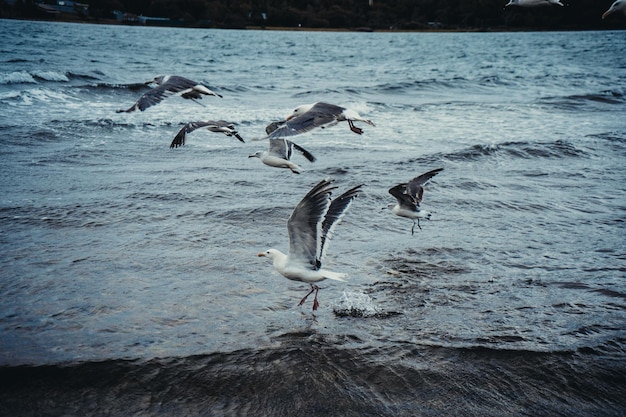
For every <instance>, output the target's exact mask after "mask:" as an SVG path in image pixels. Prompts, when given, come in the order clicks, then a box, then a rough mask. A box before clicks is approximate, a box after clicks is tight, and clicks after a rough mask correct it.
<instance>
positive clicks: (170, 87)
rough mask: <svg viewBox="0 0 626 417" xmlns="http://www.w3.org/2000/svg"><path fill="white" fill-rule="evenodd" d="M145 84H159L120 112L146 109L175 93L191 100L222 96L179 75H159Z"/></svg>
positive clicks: (119, 111)
mask: <svg viewBox="0 0 626 417" xmlns="http://www.w3.org/2000/svg"><path fill="white" fill-rule="evenodd" d="M145 84H146V85H149V84H156V85H157V86H156V87H154V88H153V89H151V90H150V91H148V92H146V93H145V94H144V95H142V96H141V97H140V98H139V100H137V102H136V103H135V104H133V105H132V106H131V107H130V108H128V109H127V110H118V111H117V112H118V113H123V112H126V113H129V112H132V111H135V110H141V111H144V110H145V109H147V108H148V107H150V106H154V105H155V104H159V103H160V102H161V101H163V100H165V99H166V98H167V97H169V96H173V95H175V94H178V95H180V96H181V97H182V98H186V99H191V100H200V99H202V96H203V95H205V96H216V97H222V96H221V95H219V94H217V93H215V92H213V91H211V90H209V89H208V88H207V87H205V86H204V85H202V84H200V83H197V82H195V81H192V80H190V79H189V78H185V77H181V76H179V75H160V76H158V77H154V79H153V80H150V81H148V82H146V83H145Z"/></svg>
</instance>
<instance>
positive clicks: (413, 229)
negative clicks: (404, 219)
mask: <svg viewBox="0 0 626 417" xmlns="http://www.w3.org/2000/svg"><path fill="white" fill-rule="evenodd" d="M414 233H415V219H413V226H412V227H411V236H413V234H414Z"/></svg>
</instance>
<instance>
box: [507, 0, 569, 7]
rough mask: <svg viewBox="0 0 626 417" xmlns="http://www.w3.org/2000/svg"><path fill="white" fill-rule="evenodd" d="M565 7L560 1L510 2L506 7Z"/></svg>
mask: <svg viewBox="0 0 626 417" xmlns="http://www.w3.org/2000/svg"><path fill="white" fill-rule="evenodd" d="M554 4H555V5H557V6H563V3H561V1H560V0H509V2H508V3H507V4H506V5H505V6H504V7H508V6H519V7H542V6H552V5H554Z"/></svg>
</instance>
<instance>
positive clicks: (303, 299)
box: [298, 284, 319, 306]
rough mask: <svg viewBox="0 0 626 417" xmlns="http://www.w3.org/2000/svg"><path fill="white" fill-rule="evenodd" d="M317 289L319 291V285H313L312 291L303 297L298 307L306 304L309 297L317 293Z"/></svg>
mask: <svg viewBox="0 0 626 417" xmlns="http://www.w3.org/2000/svg"><path fill="white" fill-rule="evenodd" d="M315 288H317V289H319V287H318V286H317V285H313V284H311V291H309V292H308V293H307V294H306V295H305V296H304V297H302V300H300V302H299V303H298V306H301V305H302V304H304V302H305V301H306V299H307V298H308V297H309V295H311V294H313V291H315ZM315 297H317V293H315ZM313 305H315V301H314V302H313Z"/></svg>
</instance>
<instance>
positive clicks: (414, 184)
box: [389, 168, 443, 234]
mask: <svg viewBox="0 0 626 417" xmlns="http://www.w3.org/2000/svg"><path fill="white" fill-rule="evenodd" d="M441 171H443V168H437V169H433V170H432V171H429V172H427V173H425V174H422V175H420V176H418V177H415V178H413V179H412V180H411V181H409V182H407V183H405V184H398V185H396V186H394V187H391V188H390V189H389V194H391V195H392V196H394V197H395V198H396V200H398V204H396V205H395V206H394V207H393V208H392V209H391V211H392V212H393V214H395V215H396V216H400V217H408V218H409V219H412V220H413V227H411V234H413V233H414V231H415V221H416V220H417V227H419V228H420V230H421V229H422V227H421V226H420V218H422V219H430V213H429V212H428V211H426V210H421V209H420V203H421V202H422V196H423V195H424V187H423V186H424V185H425V184H426V183H427V182H428V181H429V180H430V179H431V178H432V177H434V176H435V175H437V174H438V173H440V172H441Z"/></svg>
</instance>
